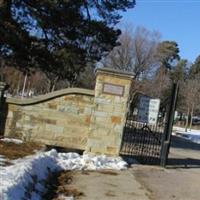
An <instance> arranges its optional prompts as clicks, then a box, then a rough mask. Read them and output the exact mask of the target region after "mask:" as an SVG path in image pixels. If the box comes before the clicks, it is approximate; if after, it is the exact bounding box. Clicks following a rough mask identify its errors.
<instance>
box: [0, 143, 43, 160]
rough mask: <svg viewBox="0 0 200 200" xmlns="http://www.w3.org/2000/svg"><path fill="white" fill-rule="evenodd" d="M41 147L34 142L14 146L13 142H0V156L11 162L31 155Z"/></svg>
mask: <svg viewBox="0 0 200 200" xmlns="http://www.w3.org/2000/svg"><path fill="white" fill-rule="evenodd" d="M42 147H43V146H42V145H41V144H38V143H35V142H24V143H21V144H15V143H13V142H4V141H1V140H0V154H1V155H3V156H5V157H6V158H7V159H11V160H12V159H17V158H22V157H24V156H27V155H31V154H33V153H34V152H35V151H36V150H40V149H42Z"/></svg>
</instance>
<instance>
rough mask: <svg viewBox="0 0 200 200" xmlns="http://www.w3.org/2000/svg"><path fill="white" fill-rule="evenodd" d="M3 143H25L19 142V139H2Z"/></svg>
mask: <svg viewBox="0 0 200 200" xmlns="http://www.w3.org/2000/svg"><path fill="white" fill-rule="evenodd" d="M0 140H1V141H3V142H13V143H15V144H22V143H23V141H22V140H18V139H14V138H2V139H0Z"/></svg>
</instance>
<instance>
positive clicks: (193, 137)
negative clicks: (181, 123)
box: [173, 127, 200, 144]
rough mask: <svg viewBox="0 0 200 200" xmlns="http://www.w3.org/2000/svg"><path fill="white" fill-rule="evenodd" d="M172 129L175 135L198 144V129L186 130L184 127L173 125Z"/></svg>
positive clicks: (199, 138) (199, 142) (199, 131)
mask: <svg viewBox="0 0 200 200" xmlns="http://www.w3.org/2000/svg"><path fill="white" fill-rule="evenodd" d="M173 129H174V134H175V135H177V136H179V137H182V138H185V139H187V140H190V141H192V142H195V143H198V144H200V130H194V129H192V130H189V129H188V131H187V132H186V131H185V129H184V128H180V127H174V128H173Z"/></svg>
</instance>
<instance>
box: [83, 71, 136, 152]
mask: <svg viewBox="0 0 200 200" xmlns="http://www.w3.org/2000/svg"><path fill="white" fill-rule="evenodd" d="M132 78H133V75H132V74H129V73H125V72H122V71H116V70H111V69H107V68H103V69H99V70H98V71H97V77H96V87H95V98H94V113H93V115H92V118H91V126H90V135H89V138H88V145H87V151H88V152H93V153H105V154H109V155H118V154H119V151H120V145H121V140H122V134H123V128H124V125H125V118H126V114H127V112H128V106H129V105H128V103H129V94H130V88H131V85H132Z"/></svg>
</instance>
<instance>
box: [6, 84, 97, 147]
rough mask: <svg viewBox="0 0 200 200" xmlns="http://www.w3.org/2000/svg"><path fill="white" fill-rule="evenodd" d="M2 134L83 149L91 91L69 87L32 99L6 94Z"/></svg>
mask: <svg viewBox="0 0 200 200" xmlns="http://www.w3.org/2000/svg"><path fill="white" fill-rule="evenodd" d="M6 103H7V104H6V105H7V119H6V124H5V133H4V134H5V136H9V137H18V138H23V139H24V140H27V141H37V142H42V143H44V144H47V145H55V146H61V147H66V148H74V149H81V150H84V149H85V147H86V144H87V138H88V134H89V126H90V119H91V114H92V111H93V107H94V91H92V90H86V89H80V88H68V89H64V90H59V91H56V92H52V93H49V94H46V95H41V96H38V97H36V98H31V99H17V98H7V99H6Z"/></svg>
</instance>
